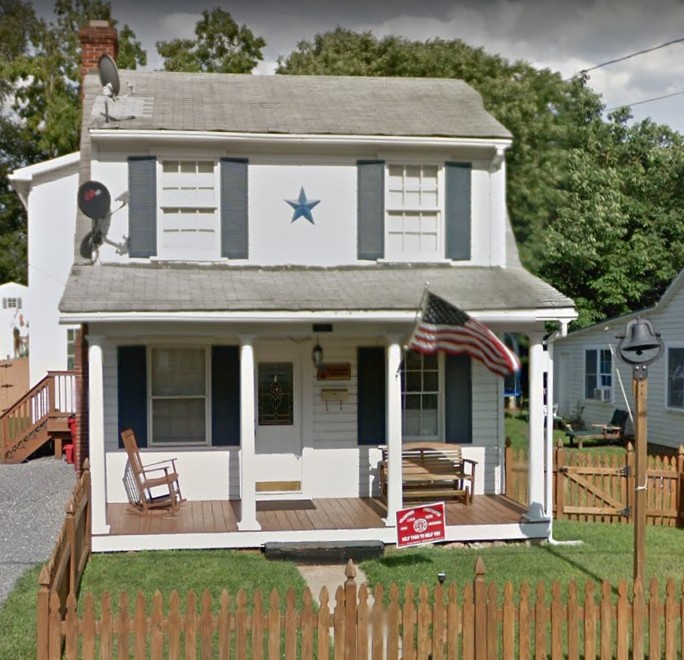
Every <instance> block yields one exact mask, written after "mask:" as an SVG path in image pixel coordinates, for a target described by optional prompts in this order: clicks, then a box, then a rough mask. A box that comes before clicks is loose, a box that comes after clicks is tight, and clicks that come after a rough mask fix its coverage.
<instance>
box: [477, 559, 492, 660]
mask: <svg viewBox="0 0 684 660" xmlns="http://www.w3.org/2000/svg"><path fill="white" fill-rule="evenodd" d="M484 576H485V565H484V561H483V559H482V557H478V558H477V559H476V560H475V579H474V580H473V595H474V598H473V600H474V601H475V617H474V618H475V656H474V657H475V660H487V657H488V656H487V585H486V584H485V577H484Z"/></svg>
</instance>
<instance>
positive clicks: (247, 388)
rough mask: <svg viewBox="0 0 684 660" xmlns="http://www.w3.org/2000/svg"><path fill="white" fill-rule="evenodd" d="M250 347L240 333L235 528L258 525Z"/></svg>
mask: <svg viewBox="0 0 684 660" xmlns="http://www.w3.org/2000/svg"><path fill="white" fill-rule="evenodd" d="M255 457H256V448H255V427H254V347H253V346H252V337H240V521H239V522H238V529H241V530H243V529H244V530H255V529H261V525H259V523H258V522H257V517H256V476H257V475H256V465H255Z"/></svg>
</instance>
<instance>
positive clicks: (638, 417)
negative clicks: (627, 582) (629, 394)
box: [633, 368, 648, 584]
mask: <svg viewBox="0 0 684 660" xmlns="http://www.w3.org/2000/svg"><path fill="white" fill-rule="evenodd" d="M644 370H645V369H644ZM635 373H636V368H635ZM633 385H634V402H635V405H634V412H635V419H634V440H635V442H636V453H635V463H636V465H635V470H634V472H635V475H634V478H635V481H636V483H635V486H634V579H635V580H636V579H640V580H641V582H642V584H643V583H644V572H645V566H646V506H647V504H648V502H647V498H646V486H647V477H646V460H647V456H646V445H647V436H646V407H647V406H646V401H647V397H648V380H647V378H646V375H645V374H644V375H643V377H641V378H636V377H635V378H634V382H633Z"/></svg>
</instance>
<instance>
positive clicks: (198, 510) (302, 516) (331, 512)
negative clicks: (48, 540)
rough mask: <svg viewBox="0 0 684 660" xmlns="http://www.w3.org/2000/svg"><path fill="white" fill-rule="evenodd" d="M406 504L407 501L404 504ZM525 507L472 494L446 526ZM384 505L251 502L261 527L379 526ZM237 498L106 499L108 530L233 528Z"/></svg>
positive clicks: (511, 518) (450, 506)
mask: <svg viewBox="0 0 684 660" xmlns="http://www.w3.org/2000/svg"><path fill="white" fill-rule="evenodd" d="M405 506H409V505H405ZM523 513H525V508H524V507H522V506H521V505H519V504H517V503H516V502H513V501H512V500H509V499H508V498H506V497H505V496H502V495H475V496H474V497H473V502H472V504H471V505H470V506H467V505H465V504H462V503H460V502H447V503H446V524H447V526H452V525H453V526H458V525H492V524H510V523H517V522H520V520H521V516H522V514H523ZM386 515H387V509H386V507H385V506H384V504H382V503H381V502H380V501H378V500H376V499H373V498H370V497H362V498H334V499H332V498H331V499H314V500H274V501H260V502H258V503H257V520H258V522H259V524H260V525H261V530H262V531H265V532H266V531H270V532H274V531H302V530H316V529H374V528H384V527H385V522H384V520H383V518H384V517H385V516H386ZM239 516H240V501H239V500H204V501H188V502H186V503H185V504H183V506H182V507H181V509H180V511H179V512H177V513H175V514H161V513H155V514H148V515H145V514H138V513H135V512H133V511H132V510H131V508H130V506H129V505H128V504H119V503H110V504H107V522H108V523H109V525H110V529H109V534H110V535H114V536H118V535H138V534H201V533H206V534H209V533H226V532H238V525H237V523H238V520H239Z"/></svg>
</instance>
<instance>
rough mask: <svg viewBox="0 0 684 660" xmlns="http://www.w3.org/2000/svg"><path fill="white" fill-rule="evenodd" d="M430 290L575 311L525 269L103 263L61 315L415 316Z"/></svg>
mask: <svg viewBox="0 0 684 660" xmlns="http://www.w3.org/2000/svg"><path fill="white" fill-rule="evenodd" d="M426 283H429V286H430V290H431V291H433V292H434V293H436V294H438V295H440V296H442V297H443V298H445V299H447V300H449V301H450V302H452V303H453V304H454V305H457V306H459V307H461V308H462V309H465V310H467V311H469V312H478V311H480V312H483V311H494V312H497V311H514V310H545V311H547V312H549V311H550V312H553V310H556V309H558V310H560V309H565V310H567V309H568V308H570V309H572V308H574V304H573V302H572V300H571V299H570V298H568V297H567V296H564V295H563V294H561V293H560V292H558V291H557V290H556V289H554V288H553V287H551V286H550V285H548V284H546V283H545V282H543V281H542V280H540V279H539V278H537V277H535V276H533V275H531V274H530V273H528V272H527V271H526V270H524V269H523V268H483V267H455V266H450V265H444V266H434V265H429V266H428V265H426V266H416V265H413V264H412V265H409V264H407V265H397V264H375V265H370V266H362V267H346V268H310V267H277V268H276V267H274V268H259V267H236V266H227V265H210V266H208V265H207V266H200V265H181V264H178V265H172V266H171V265H168V264H149V265H148V264H139V265H138V264H136V265H133V264H126V265H111V264H110V265H101V264H100V265H94V266H74V268H73V270H72V272H71V275H70V277H69V279H68V281H67V284H66V288H65V291H64V295H63V297H62V301H61V303H60V311H61V312H62V313H63V314H91V313H98V312H107V313H126V312H247V313H249V312H328V311H329V312H361V311H388V312H415V311H416V309H417V307H418V305H419V302H420V300H421V297H422V294H423V290H424V288H425V285H426Z"/></svg>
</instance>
